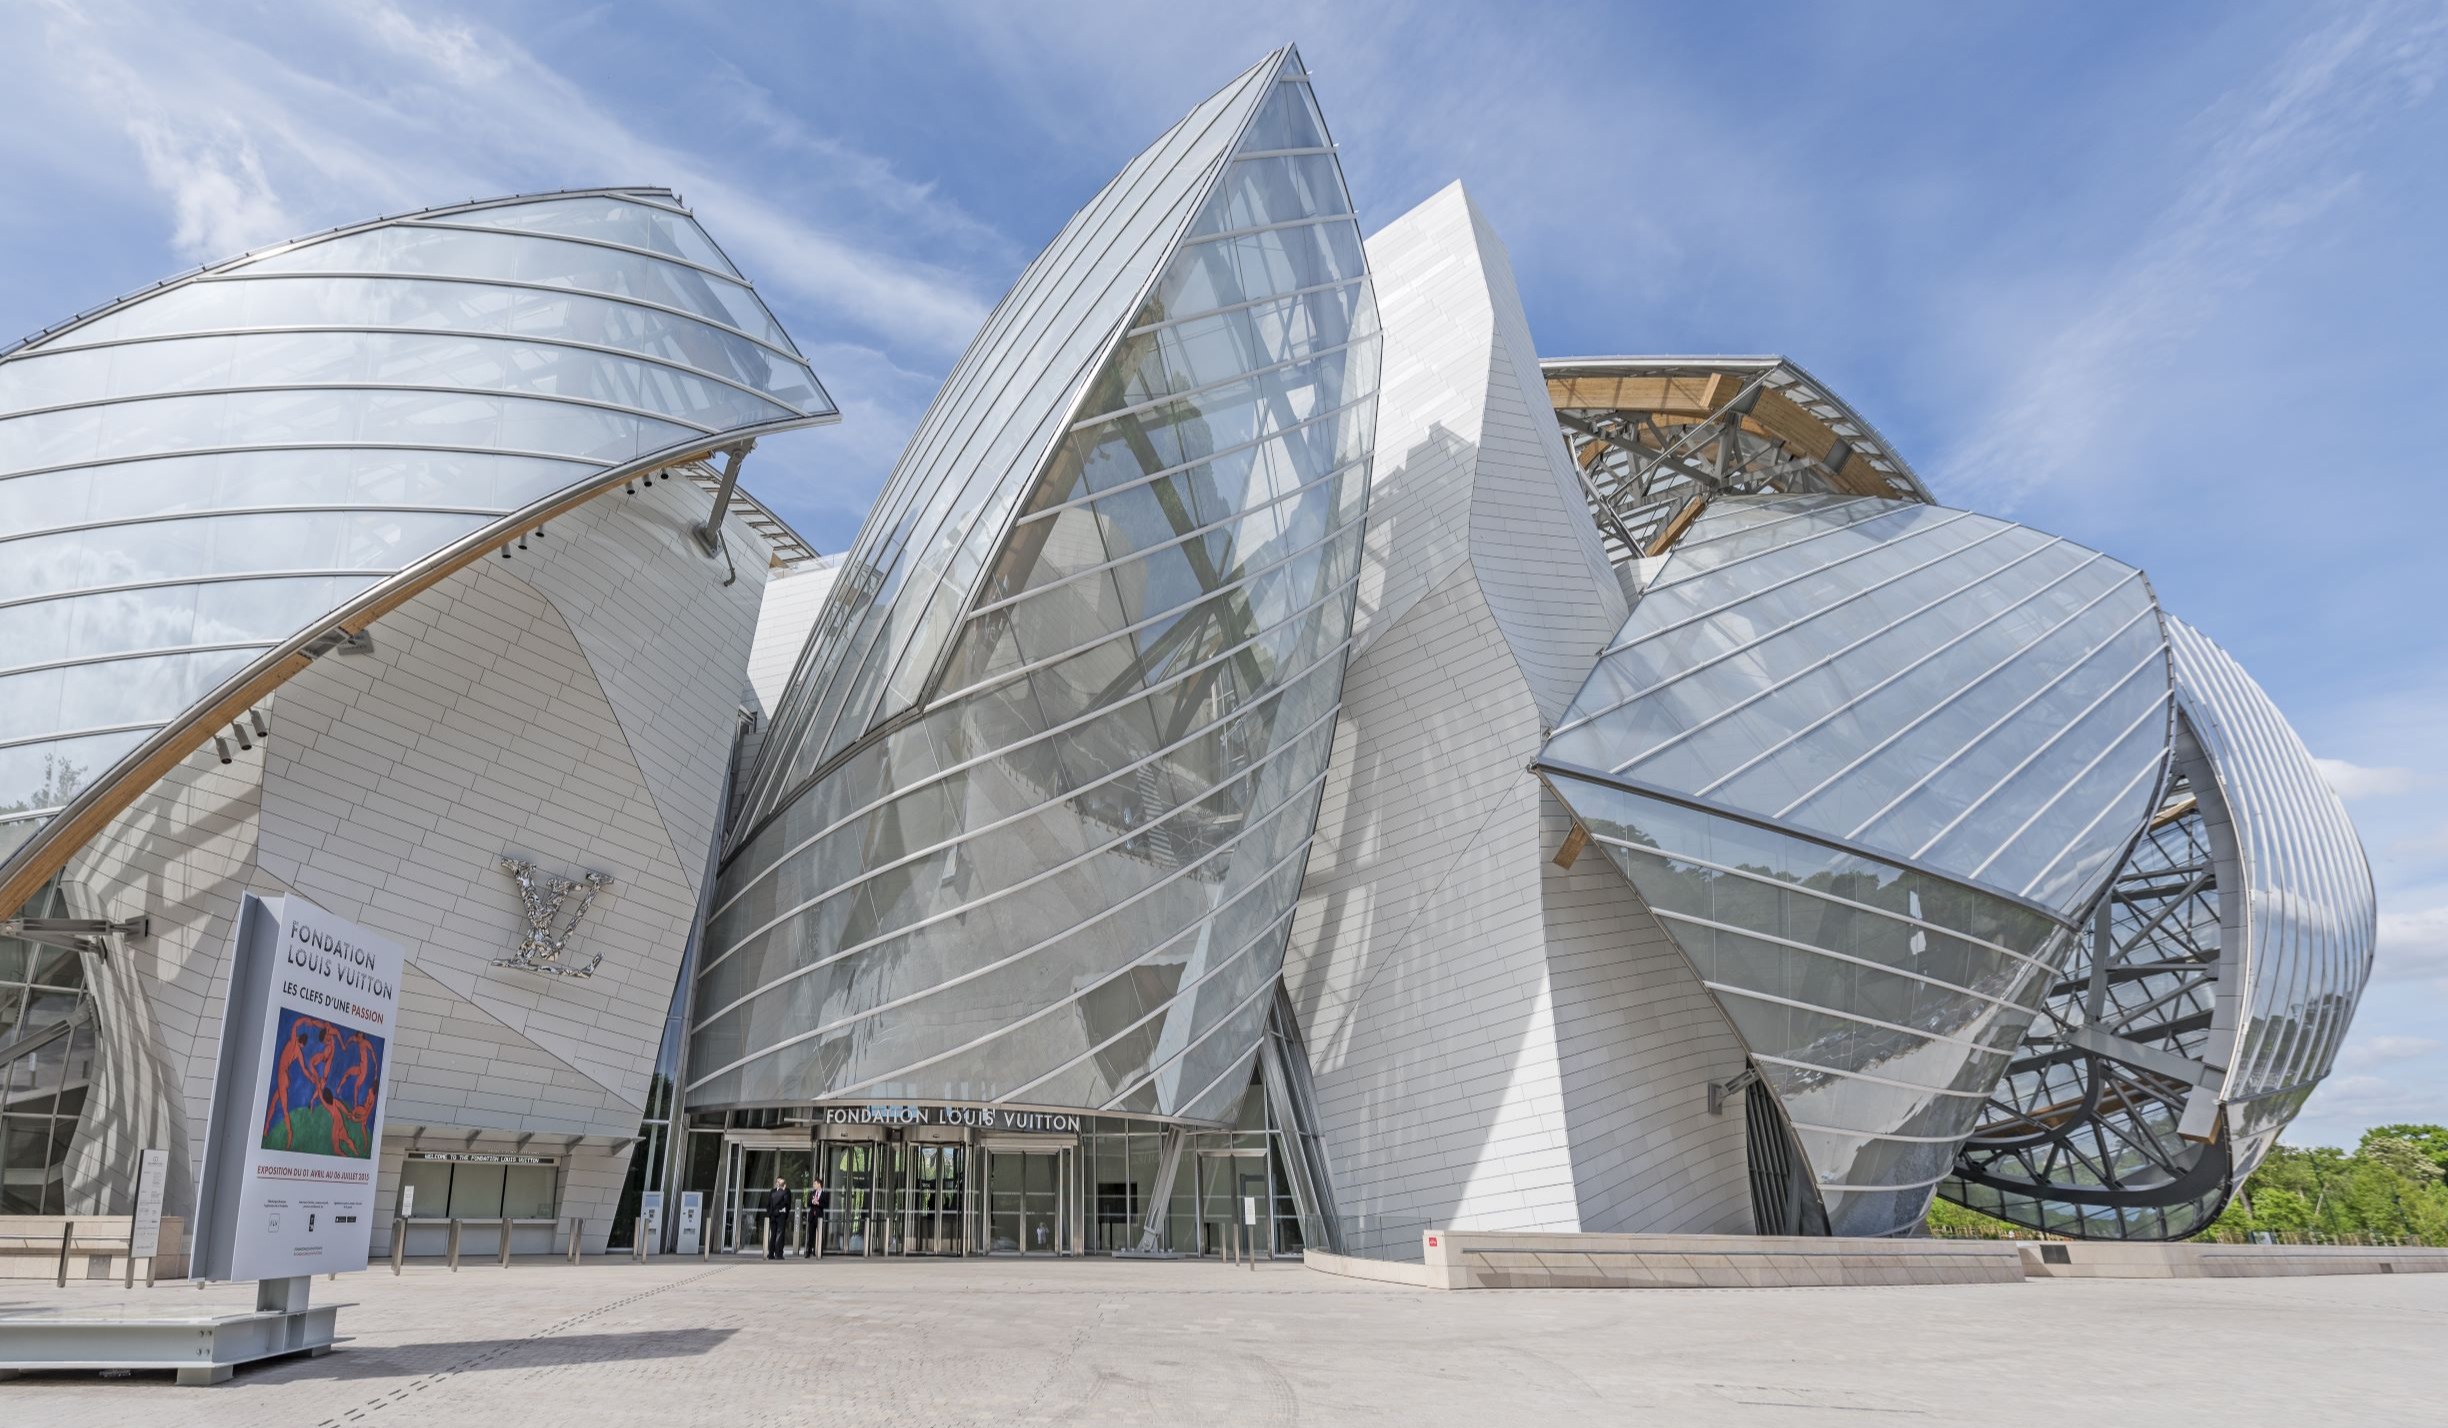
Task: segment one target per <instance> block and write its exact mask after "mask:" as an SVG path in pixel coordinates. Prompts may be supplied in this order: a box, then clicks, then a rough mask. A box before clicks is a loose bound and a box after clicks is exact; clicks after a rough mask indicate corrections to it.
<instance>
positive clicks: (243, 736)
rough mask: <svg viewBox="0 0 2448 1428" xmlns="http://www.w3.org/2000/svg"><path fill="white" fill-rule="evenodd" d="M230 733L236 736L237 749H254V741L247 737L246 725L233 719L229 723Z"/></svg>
mask: <svg viewBox="0 0 2448 1428" xmlns="http://www.w3.org/2000/svg"><path fill="white" fill-rule="evenodd" d="M230 732H231V733H233V734H236V735H237V736H238V747H239V748H242V749H249V750H251V749H253V748H254V747H255V741H254V740H253V739H250V738H248V737H247V730H246V725H244V724H241V723H239V722H238V721H237V720H235V719H233V720H231V721H230Z"/></svg>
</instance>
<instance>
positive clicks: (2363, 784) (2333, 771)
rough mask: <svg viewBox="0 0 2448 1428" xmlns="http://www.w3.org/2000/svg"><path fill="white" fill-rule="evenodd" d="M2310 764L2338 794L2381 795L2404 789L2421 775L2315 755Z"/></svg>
mask: <svg viewBox="0 0 2448 1428" xmlns="http://www.w3.org/2000/svg"><path fill="white" fill-rule="evenodd" d="M2312 764H2313V766H2314V767H2315V768H2318V769H2319V770H2320V774H2321V777H2322V778H2325V779H2327V780H2328V781H2329V786H2330V787H2331V788H2334V789H2336V790H2337V795H2338V797H2340V798H2385V797H2387V796H2388V795H2390V794H2392V793H2404V792H2406V791H2407V790H2408V789H2411V788H2414V787H2416V786H2417V785H2419V784H2420V783H2422V781H2423V777H2422V775H2421V774H2418V773H2416V772H2414V770H2412V769H2401V768H2370V767H2366V766H2365V765H2362V764H2354V763H2348V762H2347V761H2346V760H2344V759H2319V758H2316V759H2314V760H2313V761H2312Z"/></svg>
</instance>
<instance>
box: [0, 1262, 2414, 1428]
mask: <svg viewBox="0 0 2448 1428" xmlns="http://www.w3.org/2000/svg"><path fill="white" fill-rule="evenodd" d="M314 1293H315V1296H316V1297H317V1298H318V1299H325V1298H329V1299H337V1300H349V1301H354V1302H355V1304H356V1307H355V1308H353V1309H350V1310H348V1311H347V1312H346V1313H345V1314H344V1315H343V1316H342V1318H341V1323H340V1330H341V1333H342V1334H343V1335H345V1336H348V1338H349V1340H350V1341H349V1342H348V1343H346V1344H345V1345H343V1346H342V1347H341V1348H340V1349H339V1350H338V1351H337V1352H335V1353H333V1354H332V1355H331V1356H329V1357H328V1358H322V1359H312V1360H305V1359H301V1360H292V1361H287V1362H283V1363H281V1364H278V1365H276V1366H272V1367H269V1368H261V1369H252V1370H247V1371H244V1372H242V1373H240V1375H239V1376H238V1378H237V1379H236V1380H235V1381H234V1382H232V1383H230V1384H228V1385H225V1386H223V1387H220V1388H212V1389H193V1388H177V1387H174V1386H172V1385H171V1384H170V1382H169V1380H168V1376H167V1375H145V1374H139V1375H137V1376H135V1377H133V1378H126V1379H116V1380H103V1379H100V1378H97V1377H95V1376H93V1375H58V1376H50V1375H41V1376H31V1377H28V1378H24V1379H20V1380H17V1381H15V1382H13V1383H0V1424H6V1425H8V1428H17V1426H18V1425H21V1424H22V1425H28V1428H32V1425H42V1428H89V1426H90V1428H125V1425H127V1424H130V1423H140V1424H141V1423H160V1424H178V1425H181V1428H185V1425H196V1428H217V1426H218V1425H232V1428H240V1425H243V1428H292V1425H294V1428H361V1426H362V1428H399V1425H423V1424H448V1425H454V1428H467V1426H468V1425H490V1424H504V1425H511V1428H613V1425H628V1424H662V1425H697V1424H706V1425H722V1428H763V1425H785V1424H790V1425H797V1424H858V1425H864V1428H891V1426H892V1425H900V1424H928V1425H935V1424H949V1425H973V1424H974V1425H983V1424H1066V1425H1069V1424H1077V1425H1087V1428H1097V1425H1109V1424H1111V1425H1121V1424H1131V1425H1141V1424H1151V1425H1152V1424H1164V1425H1168V1428H1170V1425H1172V1424H1175V1423H1233V1424H1236V1425H1243V1424H1246V1425H1282V1424H1295V1423H1298V1424H1359V1425H1377V1424H1389V1425H1390V1424H1401V1425H1420V1424H1445V1423H1454V1424H1469V1425H1472V1426H1473V1428H1502V1425H1509V1424H1517V1423H1539V1422H1541V1421H1542V1420H1547V1421H1554V1422H1570V1423H1574V1424H1593V1425H1594V1424H1600V1423H1609V1424H1611V1423H1621V1422H1639V1423H1657V1424H1666V1425H1677V1428H1680V1425H1687V1424H1688V1425H1701V1428H1707V1425H1717V1424H1741V1425H1815V1424H1849V1425H1854V1428H1859V1425H1861V1424H1864V1423H1867V1422H1881V1421H1892V1422H1897V1423H1914V1422H1928V1423H1932V1424H1940V1423H1944V1424H1956V1423H1966V1422H1975V1423H1980V1424H1982V1425H1984V1428H1999V1425H2023V1424H2030V1425H2035V1428H2040V1426H2041V1425H2045V1428H2064V1425H2066V1424H2068V1423H2121V1422H2131V1421H2147V1422H2148V1423H2149V1424H2151V1425H2152V1428H2187V1426H2188V1425H2196V1424H2201V1425H2217V1428H2251V1426H2252V1425H2258V1424H2273V1425H2286V1428H2301V1425H2304V1424H2310V1423H2347V1422H2351V1423H2355V1424H2358V1425H2364V1424H2371V1425H2384V1424H2401V1423H2402V1424H2416V1423H2426V1424H2427V1423H2436V1422H2438V1421H2440V1420H2439V1418H2438V1416H2437V1415H2438V1412H2439V1400H2438V1398H2437V1396H2436V1392H2435V1388H2434V1384H2433V1379H2434V1369H2433V1367H2432V1366H2433V1365H2434V1363H2435V1362H2436V1346H2437V1344H2438V1343H2439V1342H2440V1338H2441V1335H2442V1333H2443V1331H2448V1276H2432V1275H2418V1276H2375V1277H2368V1278H2315V1279H2269V1280H2208V1279H2204V1280H2080V1279H2077V1280H2035V1281H2030V1282H2028V1283H2022V1284H1967V1285H1919V1286H1909V1287H1903V1286H1899V1287H1893V1288H1884V1287H1854V1288H1797V1289H1710V1290H1684V1291H1679V1292H1675V1293H1670V1294H1659V1293H1640V1292H1626V1291H1622V1290H1524V1291H1517V1292H1511V1293H1506V1294H1447V1293H1437V1292H1433V1291H1429V1290H1424V1289H1416V1288H1411V1287H1408V1286H1403V1285H1396V1284H1380V1283H1372V1282H1369V1281H1364V1280H1357V1279H1350V1278H1343V1277H1338V1276H1331V1275H1325V1274H1319V1273H1315V1272H1313V1271H1309V1270H1306V1269H1302V1268H1300V1267H1298V1266H1295V1265H1290V1264H1280V1265H1265V1266H1261V1267H1259V1268H1257V1269H1255V1270H1246V1269H1239V1268H1227V1267H1224V1266H1220V1265H1213V1264H1201V1263H1195V1262H1178V1261H1176V1262H1155V1263H1128V1262H1114V1261H1098V1260H1091V1261H1086V1262H1080V1263H1045V1262H1039V1263H1027V1262H1014V1261H1000V1260H995V1261H979V1260H971V1261H954V1262H939V1263H903V1264H883V1263H875V1262H856V1261H839V1260H833V1261H826V1262H823V1263H820V1264H813V1265H811V1264H808V1263H805V1262H803V1261H790V1262H787V1263H784V1264H778V1265H776V1264H768V1263H766V1262H764V1261H763V1260H761V1259H752V1260H746V1261H722V1260H716V1261H712V1262H701V1261H663V1262H658V1263H655V1264H651V1265H646V1266H635V1265H631V1264H628V1263H626V1262H618V1263H606V1264H589V1265H583V1266H578V1267H570V1266H567V1265H563V1264H559V1263H534V1264H525V1263H522V1264H518V1265H515V1266H513V1267H512V1268H510V1269H508V1270H503V1269H500V1268H497V1267H495V1266H492V1265H490V1264H488V1265H485V1266H482V1267H475V1266H470V1267H467V1268H463V1269H462V1270H461V1271H460V1272H459V1273H458V1274H456V1275H453V1274H451V1273H449V1272H448V1271H447V1270H443V1269H439V1268H428V1267H422V1266H419V1267H414V1268H411V1269H410V1270H409V1271H408V1273H407V1274H406V1275H405V1276H402V1277H400V1278H398V1279H394V1278H393V1277H392V1276H391V1275H390V1273H389V1272H388V1270H387V1269H382V1270H377V1271H375V1272H372V1273H368V1274H357V1275H344V1276H342V1277H341V1279H340V1281H339V1282H338V1283H336V1284H335V1283H332V1282H331V1281H329V1280H317V1281H316V1282H315V1286H314ZM123 1303H127V1304H131V1305H133V1306H139V1307H151V1308H158V1309H160V1310H163V1311H167V1312H194V1311H195V1310H196V1309H198V1308H199V1307H203V1306H218V1305H223V1304H227V1305H244V1304H251V1303H252V1298H251V1291H250V1290H233V1289H229V1288H221V1289H215V1290H211V1291H206V1292H198V1291H196V1290H194V1289H192V1288H186V1287H178V1286H163V1287H161V1288H158V1289H155V1290H153V1291H151V1292H150V1293H148V1292H147V1291H144V1290H141V1289H140V1290H137V1291H135V1292H134V1293H133V1294H132V1295H131V1294H124V1293H122V1291H120V1290H119V1289H118V1288H117V1287H116V1286H115V1285H112V1286H101V1285H72V1286H71V1287H70V1288H69V1289H68V1290H66V1291H60V1290H55V1289H53V1288H52V1287H51V1286H49V1285H48V1284H42V1285H24V1284H19V1283H0V1315H6V1314H9V1313H14V1312H20V1311H23V1310H29V1309H41V1308H53V1307H66V1306H75V1307H79V1308H83V1309H92V1310H100V1309H109V1308H115V1307H118V1306H119V1305H121V1304H123ZM2170 1336H2173V1338H2171V1337H2170ZM2154 1344H2155V1345H2156V1347H2153V1345H2154ZM2050 1365H2056V1366H2059V1367H2060V1368H2062V1367H2064V1366H2069V1365H2072V1366H2082V1365H2089V1366H2092V1368H2093V1369H2095V1370H2096V1371H2090V1372H2057V1371H2052V1370H2050V1369H2049V1368H2048V1367H2047V1366H2050Z"/></svg>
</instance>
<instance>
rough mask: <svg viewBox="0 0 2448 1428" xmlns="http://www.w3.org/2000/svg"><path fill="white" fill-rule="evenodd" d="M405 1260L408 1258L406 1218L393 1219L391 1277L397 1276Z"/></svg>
mask: <svg viewBox="0 0 2448 1428" xmlns="http://www.w3.org/2000/svg"><path fill="white" fill-rule="evenodd" d="M407 1260H408V1222H407V1221H406V1220H393V1221H392V1222H391V1274H392V1277H394V1278H397V1277H398V1275H399V1272H400V1269H401V1267H402V1266H403V1265H404V1264H406V1263H407Z"/></svg>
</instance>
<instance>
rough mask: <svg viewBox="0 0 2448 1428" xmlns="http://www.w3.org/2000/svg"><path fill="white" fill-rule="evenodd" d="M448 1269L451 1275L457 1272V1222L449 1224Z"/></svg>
mask: <svg viewBox="0 0 2448 1428" xmlns="http://www.w3.org/2000/svg"><path fill="white" fill-rule="evenodd" d="M450 1267H451V1273H453V1274H457V1273H458V1272H459V1222H458V1221H457V1220H453V1221H451V1222H450Z"/></svg>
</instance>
